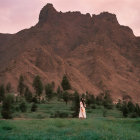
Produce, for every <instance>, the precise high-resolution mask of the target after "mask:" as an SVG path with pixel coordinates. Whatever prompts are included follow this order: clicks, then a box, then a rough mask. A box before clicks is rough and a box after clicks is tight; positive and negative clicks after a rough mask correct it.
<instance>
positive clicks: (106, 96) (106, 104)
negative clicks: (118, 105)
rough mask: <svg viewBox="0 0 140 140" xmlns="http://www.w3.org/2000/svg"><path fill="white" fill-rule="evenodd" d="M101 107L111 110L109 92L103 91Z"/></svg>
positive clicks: (111, 103)
mask: <svg viewBox="0 0 140 140" xmlns="http://www.w3.org/2000/svg"><path fill="white" fill-rule="evenodd" d="M103 105H104V107H105V108H107V109H112V108H113V100H112V97H111V95H110V91H108V90H106V91H105V94H104V101H103Z"/></svg>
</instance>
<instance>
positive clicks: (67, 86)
mask: <svg viewBox="0 0 140 140" xmlns="http://www.w3.org/2000/svg"><path fill="white" fill-rule="evenodd" d="M61 86H62V88H63V90H69V89H71V85H70V83H69V80H68V78H67V76H66V75H64V76H63V79H62V82H61Z"/></svg>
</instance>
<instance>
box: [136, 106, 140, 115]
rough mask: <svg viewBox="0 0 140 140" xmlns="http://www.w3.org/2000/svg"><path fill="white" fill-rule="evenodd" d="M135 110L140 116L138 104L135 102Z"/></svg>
mask: <svg viewBox="0 0 140 140" xmlns="http://www.w3.org/2000/svg"><path fill="white" fill-rule="evenodd" d="M135 112H136V113H137V114H138V116H139V117H140V106H139V105H138V104H136V107H135Z"/></svg>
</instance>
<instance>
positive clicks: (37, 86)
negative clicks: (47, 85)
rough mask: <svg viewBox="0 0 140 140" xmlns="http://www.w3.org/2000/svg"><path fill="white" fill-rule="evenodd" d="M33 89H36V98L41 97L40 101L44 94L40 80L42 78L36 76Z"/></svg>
mask: <svg viewBox="0 0 140 140" xmlns="http://www.w3.org/2000/svg"><path fill="white" fill-rule="evenodd" d="M33 87H34V90H35V93H36V96H38V97H39V100H40V96H41V94H42V92H43V83H42V81H41V79H40V76H38V75H37V76H36V77H35V78H34V81H33Z"/></svg>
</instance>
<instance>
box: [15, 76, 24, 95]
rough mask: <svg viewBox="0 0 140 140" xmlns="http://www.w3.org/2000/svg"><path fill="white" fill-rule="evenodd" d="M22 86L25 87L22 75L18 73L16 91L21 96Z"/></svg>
mask: <svg viewBox="0 0 140 140" xmlns="http://www.w3.org/2000/svg"><path fill="white" fill-rule="evenodd" d="M24 88H25V84H24V78H23V76H22V75H20V77H19V81H18V87H17V91H18V92H19V93H20V95H21V96H23V94H24Z"/></svg>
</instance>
